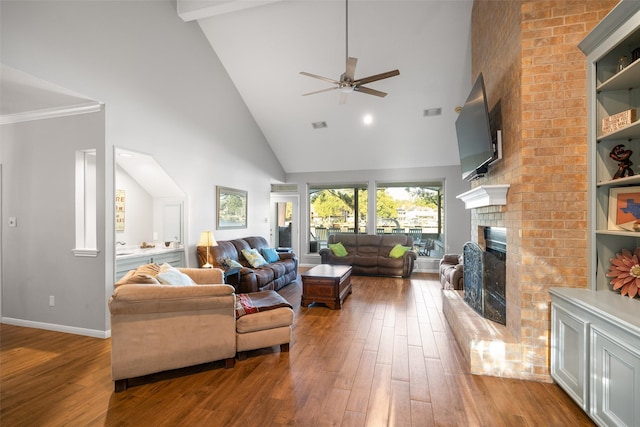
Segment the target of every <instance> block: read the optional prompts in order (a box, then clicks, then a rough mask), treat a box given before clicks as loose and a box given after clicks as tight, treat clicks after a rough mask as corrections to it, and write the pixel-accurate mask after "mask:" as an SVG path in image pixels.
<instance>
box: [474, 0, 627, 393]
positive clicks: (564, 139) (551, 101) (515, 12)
mask: <svg viewBox="0 0 640 427" xmlns="http://www.w3.org/2000/svg"><path fill="white" fill-rule="evenodd" d="M617 3H618V1H617V0H590V1H582V0H555V1H553V0H551V1H550V0H547V1H540V0H531V1H527V0H522V1H495V0H475V1H474V5H473V12H472V22H471V24H472V74H473V79H472V80H473V81H475V78H476V77H477V75H478V74H479V73H480V72H482V74H483V76H484V79H485V85H486V89H487V98H488V102H489V108H490V109H493V110H494V111H497V110H499V111H500V114H499V115H500V117H501V123H502V125H501V126H500V128H501V129H502V136H503V156H504V157H503V160H502V161H501V162H499V163H497V164H495V165H494V166H492V167H491V168H490V171H489V174H488V175H487V176H486V177H485V178H482V179H480V180H478V181H476V182H475V183H474V186H476V185H488V184H510V188H509V192H508V197H507V205H506V206H489V207H484V208H478V209H474V210H473V211H472V233H471V234H472V236H471V239H472V240H474V241H476V242H478V241H479V240H481V236H480V235H479V233H481V228H482V227H485V226H500V227H506V228H507V247H508V255H507V289H506V292H507V328H508V329H509V332H510V333H511V334H512V335H513V336H514V337H515V338H516V339H518V340H520V343H521V348H522V372H521V375H520V377H521V378H525V379H532V380H542V381H549V379H550V377H549V345H548V344H549V334H550V310H549V301H550V299H549V294H548V288H549V287H553V286H567V287H582V288H583V287H587V285H588V271H587V244H588V240H587V202H588V201H587V143H586V138H587V110H586V102H587V98H586V94H587V89H586V78H587V75H586V60H585V57H584V55H583V54H582V52H581V51H580V50H579V49H578V47H577V45H578V43H579V42H580V41H581V40H582V39H583V38H584V37H585V36H586V35H587V33H588V32H589V31H590V30H591V29H592V28H593V27H594V26H595V25H596V24H597V23H598V22H599V21H600V20H601V19H602V18H603V17H604V16H605V15H606V14H607V13H608V12H609V11H610V10H611V9H612V8H613V7H614V6H615V5H616V4H617Z"/></svg>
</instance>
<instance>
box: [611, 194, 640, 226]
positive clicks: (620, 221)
mask: <svg viewBox="0 0 640 427" xmlns="http://www.w3.org/2000/svg"><path fill="white" fill-rule="evenodd" d="M639 220H640V186H634V187H618V188H611V189H610V190H609V221H608V224H607V228H608V229H609V230H625V231H640V223H638V224H636V222H638V221H639Z"/></svg>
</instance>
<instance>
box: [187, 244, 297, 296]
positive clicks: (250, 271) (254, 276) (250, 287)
mask: <svg viewBox="0 0 640 427" xmlns="http://www.w3.org/2000/svg"><path fill="white" fill-rule="evenodd" d="M217 243H218V246H210V247H209V264H211V265H213V266H214V267H217V268H222V269H224V266H223V260H224V259H226V258H228V259H232V260H234V261H237V262H239V263H240V264H242V269H241V270H240V283H239V285H238V286H237V287H236V292H239V293H247V292H258V291H266V290H270V289H272V290H274V291H277V290H278V289H281V288H283V287H284V286H286V285H288V284H289V283H291V282H293V281H295V280H296V279H297V277H298V257H297V256H296V254H294V253H279V254H278V256H279V258H280V259H279V260H278V261H276V262H272V263H270V264H267V265H265V266H262V267H258V268H254V267H252V266H251V265H250V264H249V262H248V261H247V260H246V259H245V257H244V256H243V255H242V249H251V248H253V249H258V250H260V249H263V248H265V249H266V248H269V243H268V242H267V240H266V239H265V238H264V237H260V236H253V237H245V238H242V239H235V240H226V241H224V240H223V241H220V240H219V241H218V242H217ZM197 254H198V263H199V264H200V266H201V267H202V266H203V265H204V264H206V263H207V247H206V246H198V247H197Z"/></svg>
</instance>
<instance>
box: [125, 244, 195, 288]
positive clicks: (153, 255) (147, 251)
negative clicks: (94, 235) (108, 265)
mask: <svg viewBox="0 0 640 427" xmlns="http://www.w3.org/2000/svg"><path fill="white" fill-rule="evenodd" d="M152 262H153V263H156V264H160V265H162V264H165V263H166V264H169V265H171V266H172V267H184V266H185V253H184V246H181V247H179V248H165V247H164V246H162V247H160V246H159V245H158V246H156V247H155V248H144V249H142V248H139V247H125V248H120V249H118V251H117V252H116V276H115V279H116V281H117V280H119V279H120V278H121V277H122V276H124V275H125V274H126V273H127V271H129V270H134V269H136V268H138V267H139V266H141V265H144V264H149V263H152Z"/></svg>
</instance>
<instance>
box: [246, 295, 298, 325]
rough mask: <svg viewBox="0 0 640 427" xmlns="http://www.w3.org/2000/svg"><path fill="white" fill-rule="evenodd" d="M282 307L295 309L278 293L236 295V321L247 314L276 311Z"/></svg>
mask: <svg viewBox="0 0 640 427" xmlns="http://www.w3.org/2000/svg"><path fill="white" fill-rule="evenodd" d="M280 307H289V308H293V307H292V306H291V304H289V303H288V302H287V300H286V299H284V298H282V297H281V296H280V294H278V293H277V292H276V291H262V292H253V293H250V294H237V295H236V319H238V318H240V317H242V316H244V315H245V314H251V313H258V312H261V311H267V310H275V309H276V308H280Z"/></svg>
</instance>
